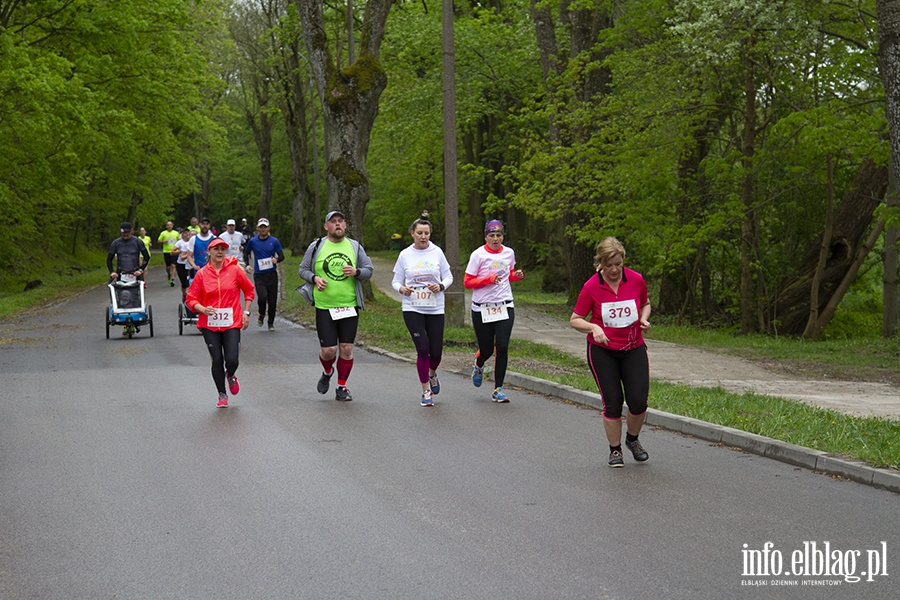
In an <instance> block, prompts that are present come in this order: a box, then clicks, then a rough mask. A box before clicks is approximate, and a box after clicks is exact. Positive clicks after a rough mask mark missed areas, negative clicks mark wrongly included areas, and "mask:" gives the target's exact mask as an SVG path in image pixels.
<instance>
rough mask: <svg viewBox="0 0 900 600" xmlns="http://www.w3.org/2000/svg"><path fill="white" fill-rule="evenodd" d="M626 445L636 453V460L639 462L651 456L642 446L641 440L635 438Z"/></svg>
mask: <svg viewBox="0 0 900 600" xmlns="http://www.w3.org/2000/svg"><path fill="white" fill-rule="evenodd" d="M625 447H627V448H628V449H629V450H631V453H632V454H633V455H634V460H636V461H638V462H644V461H645V460H647V459H648V458H650V455H649V454H647V451H646V450H644V447H643V446H641V440H634V441H633V442H629V441H626V442H625Z"/></svg>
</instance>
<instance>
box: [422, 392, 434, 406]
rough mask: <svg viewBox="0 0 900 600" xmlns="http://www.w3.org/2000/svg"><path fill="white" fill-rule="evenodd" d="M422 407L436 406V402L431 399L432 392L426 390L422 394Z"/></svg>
mask: <svg viewBox="0 0 900 600" xmlns="http://www.w3.org/2000/svg"><path fill="white" fill-rule="evenodd" d="M422 406H434V401H433V400H432V399H431V391H429V390H425V391H424V392H422Z"/></svg>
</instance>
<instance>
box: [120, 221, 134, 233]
mask: <svg viewBox="0 0 900 600" xmlns="http://www.w3.org/2000/svg"><path fill="white" fill-rule="evenodd" d="M119 231H121V232H122V233H125V232H126V231H131V223H129V222H128V221H122V224H121V225H119Z"/></svg>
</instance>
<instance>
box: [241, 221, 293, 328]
mask: <svg viewBox="0 0 900 600" xmlns="http://www.w3.org/2000/svg"><path fill="white" fill-rule="evenodd" d="M256 231H257V234H256V236H254V237H252V238H251V239H250V241H249V242H247V243H246V244H244V264H246V265H247V273H252V274H253V283H254V284H256V298H257V305H258V306H259V318H258V319H257V320H256V325H257V326H258V327H262V324H263V321H265V320H266V313H267V312H268V315H269V331H275V305H276V303H277V302H278V268H277V266H278V263H280V262H282V261H283V260H284V250H283V249H282V248H281V242H279V241H278V238H276V237H275V236H273V235H269V220H268V219H266V218H262V219H260V220H259V222H258V223H257V224H256ZM251 253H252V254H253V262H250V255H251ZM266 309H268V310H266Z"/></svg>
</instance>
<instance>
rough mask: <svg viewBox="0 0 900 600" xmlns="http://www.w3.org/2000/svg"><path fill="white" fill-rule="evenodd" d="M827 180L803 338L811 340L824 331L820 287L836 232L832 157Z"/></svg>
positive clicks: (829, 161) (829, 159)
mask: <svg viewBox="0 0 900 600" xmlns="http://www.w3.org/2000/svg"><path fill="white" fill-rule="evenodd" d="M827 161H828V167H827V171H828V173H827V179H828V182H827V184H826V189H827V192H826V196H827V197H826V199H825V231H824V232H823V233H822V244H821V245H820V246H819V261H818V262H817V263H816V270H815V272H814V274H813V279H812V283H811V284H810V286H809V287H810V291H809V319H808V320H807V322H806V329H805V330H804V331H803V337H805V338H807V339H811V340H817V339H819V336H820V335H822V330H821V329H819V327H818V323H819V285H820V284H821V283H822V273H823V272H824V271H825V262H826V261H827V260H828V249H829V248H830V247H831V234H832V232H833V230H834V161H833V159H832V157H831V155H829V156H828V158H827Z"/></svg>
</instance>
